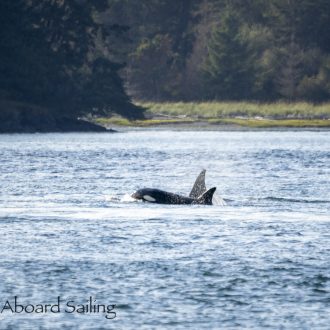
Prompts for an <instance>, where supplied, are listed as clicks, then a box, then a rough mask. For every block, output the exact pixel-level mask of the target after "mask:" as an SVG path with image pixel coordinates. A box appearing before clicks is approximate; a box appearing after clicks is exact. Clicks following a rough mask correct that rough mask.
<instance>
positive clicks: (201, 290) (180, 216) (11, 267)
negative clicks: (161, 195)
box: [0, 130, 330, 329]
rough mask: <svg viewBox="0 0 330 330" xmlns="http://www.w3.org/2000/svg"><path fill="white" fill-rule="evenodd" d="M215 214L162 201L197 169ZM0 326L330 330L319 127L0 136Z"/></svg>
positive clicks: (329, 255)
mask: <svg viewBox="0 0 330 330" xmlns="http://www.w3.org/2000/svg"><path fill="white" fill-rule="evenodd" d="M203 168H206V169H207V176H206V184H207V187H209V188H210V187H212V186H216V187H217V196H218V200H219V199H220V197H222V198H224V199H225V200H226V202H227V205H226V206H221V205H214V206H171V205H168V206H164V205H153V204H148V203H142V202H136V201H132V200H131V199H130V198H129V194H130V193H132V192H133V191H134V190H135V189H138V188H142V187H156V188H161V189H164V190H168V191H173V192H177V193H182V194H186V195H187V194H188V193H189V191H190V189H191V187H192V184H193V182H194V180H195V178H196V177H197V175H198V174H199V172H200V171H201V170H202V169H203ZM0 182H1V188H0V238H1V239H0V278H1V281H0V298H1V301H0V307H1V308H2V306H3V305H4V303H5V302H6V300H7V299H8V300H9V301H10V302H13V299H14V298H13V297H14V296H18V299H19V301H20V302H21V303H25V304H27V303H31V304H41V303H43V304H46V303H48V304H55V303H56V302H57V297H58V296H60V297H61V299H62V300H63V304H64V303H66V302H67V301H69V300H73V301H74V302H75V304H86V303H87V300H88V299H89V297H93V299H95V300H96V301H97V303H100V304H101V303H103V304H116V307H115V311H116V318H115V319H113V320H108V319H106V318H105V315H106V314H103V313H85V314H82V313H77V312H75V313H65V312H64V311H63V310H61V312H60V313H46V314H45V313H44V314H42V313H40V314H36V313H31V314H27V313H20V314H12V313H11V312H10V311H8V310H5V311H4V312H3V313H2V314H0V329H54V328H58V329H163V328H164V329H168V328H173V329H263V328H269V329H329V324H330V132H326V131H323V132H203V131H196V132H175V131H163V130H161V131H156V130H141V131H128V132H125V133H118V134H39V135H38V134H35V135H33V134H31V135H1V136H0Z"/></svg>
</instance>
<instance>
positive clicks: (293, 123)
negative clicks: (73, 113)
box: [95, 117, 330, 128]
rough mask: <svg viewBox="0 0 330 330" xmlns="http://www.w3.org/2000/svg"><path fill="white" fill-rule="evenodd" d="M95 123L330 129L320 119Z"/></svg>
mask: <svg viewBox="0 0 330 330" xmlns="http://www.w3.org/2000/svg"><path fill="white" fill-rule="evenodd" d="M95 123H97V124H99V125H102V126H105V127H112V126H126V127H153V126H162V125H169V126H173V125H175V126H176V125H182V124H184V125H185V126H186V125H191V126H194V125H199V124H203V125H204V126H205V124H208V125H209V126H210V125H227V126H228V125H232V126H233V125H234V126H241V127H248V128H276V127H277V128H280V127H288V128H306V127H323V128H330V120H320V119H239V118H222V119H219V118H210V119H190V118H187V119H179V118H178V119H146V120H128V119H124V118H116V117H114V118H98V119H96V120H95Z"/></svg>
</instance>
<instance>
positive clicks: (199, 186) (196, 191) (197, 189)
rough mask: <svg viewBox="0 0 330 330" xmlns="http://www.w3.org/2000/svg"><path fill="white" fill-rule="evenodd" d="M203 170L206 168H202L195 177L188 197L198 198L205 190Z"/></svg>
mask: <svg viewBox="0 0 330 330" xmlns="http://www.w3.org/2000/svg"><path fill="white" fill-rule="evenodd" d="M205 172H206V170H203V171H202V172H200V174H199V176H198V177H197V179H196V181H195V183H194V186H193V187H192V189H191V192H190V194H189V197H191V198H198V197H199V196H201V195H202V194H204V193H205V191H206V186H205Z"/></svg>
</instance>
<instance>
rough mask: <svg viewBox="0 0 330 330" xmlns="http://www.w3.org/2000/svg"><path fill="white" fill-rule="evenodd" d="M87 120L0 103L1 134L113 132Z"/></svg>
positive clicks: (27, 106)
mask: <svg viewBox="0 0 330 330" xmlns="http://www.w3.org/2000/svg"><path fill="white" fill-rule="evenodd" d="M111 131H112V130H107V129H106V128H105V127H103V126H100V125H97V124H94V123H90V122H88V121H85V120H81V119H78V118H74V117H70V116H66V115H64V114H63V115H56V114H55V113H53V112H51V111H49V110H47V109H44V108H41V107H37V106H30V105H26V104H20V103H16V102H15V103H14V102H3V101H2V102H0V133H37V132H40V133H51V132H111Z"/></svg>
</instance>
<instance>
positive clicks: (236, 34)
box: [104, 0, 330, 102]
mask: <svg viewBox="0 0 330 330" xmlns="http://www.w3.org/2000/svg"><path fill="white" fill-rule="evenodd" d="M108 4H109V9H108V10H107V12H106V14H105V15H104V20H105V22H106V21H107V20H108V21H109V22H114V21H116V20H118V22H126V24H127V25H128V26H129V27H130V29H129V31H128V33H129V38H130V41H131V44H130V45H129V47H128V48H126V50H128V51H127V52H126V59H125V61H126V62H127V66H126V67H125V69H124V74H123V78H124V80H125V84H126V87H127V91H128V92H129V93H130V95H132V96H133V97H134V98H136V99H141V100H156V101H159V100H161V101H164V100H189V101H201V100H243V99H244V100H257V101H264V102H271V101H276V100H286V101H297V100H307V101H312V102H323V101H327V100H329V98H330V2H329V1H328V0H267V1H266V0H249V1H245V0H176V1H169V0H168V1H166V0H141V1H138V2H135V1H128V0H126V1H125V0H124V1H122V0H109V2H108ZM123 49H125V47H124V48H123ZM123 53H125V51H124V52H123Z"/></svg>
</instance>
